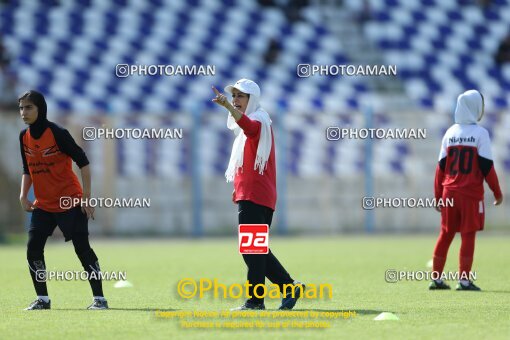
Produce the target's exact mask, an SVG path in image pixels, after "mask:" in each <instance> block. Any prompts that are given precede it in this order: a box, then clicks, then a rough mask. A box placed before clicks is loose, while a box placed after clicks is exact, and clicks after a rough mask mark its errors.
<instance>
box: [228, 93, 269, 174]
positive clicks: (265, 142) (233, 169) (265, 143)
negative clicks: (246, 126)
mask: <svg viewBox="0 0 510 340" xmlns="http://www.w3.org/2000/svg"><path fill="white" fill-rule="evenodd" d="M243 92H244V91H243ZM244 93H247V92H244ZM248 94H249V95H250V99H249V100H248V105H247V106H246V112H245V113H244V114H245V115H247V116H248V118H250V119H252V120H256V121H259V122H260V123H261V129H260V139H259V145H258V147H257V155H256V157H255V166H254V169H253V170H258V172H259V174H261V175H263V174H264V170H265V169H266V166H267V161H268V159H269V154H270V153H271V147H272V138H271V123H272V121H271V119H270V118H269V114H268V113H267V112H266V111H265V110H264V109H263V108H262V107H260V104H259V101H260V96H259V94H258V93H248ZM227 127H228V128H229V129H230V130H232V131H233V132H234V134H235V135H236V138H235V140H234V145H233V146H232V153H231V154H230V161H229V162H228V168H227V171H225V178H226V179H227V182H232V181H233V180H234V177H235V175H236V173H237V171H239V169H241V171H242V167H243V157H244V145H245V144H246V140H247V137H246V135H245V134H244V132H243V130H242V129H241V128H240V127H239V125H237V123H236V121H235V119H234V117H232V115H231V114H230V113H229V114H228V118H227Z"/></svg>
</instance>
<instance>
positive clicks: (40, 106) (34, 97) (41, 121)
mask: <svg viewBox="0 0 510 340" xmlns="http://www.w3.org/2000/svg"><path fill="white" fill-rule="evenodd" d="M24 99H27V100H29V101H31V102H32V103H33V104H34V105H35V106H37V111H38V115H37V119H36V121H35V122H33V123H32V124H30V125H29V128H30V135H31V136H32V137H34V138H35V139H39V138H40V137H41V136H42V134H43V132H44V130H46V128H47V127H48V123H49V122H48V119H47V118H46V111H47V107H46V100H45V99H44V96H43V95H42V93H40V92H37V91H35V90H30V91H27V92H25V93H23V94H22V95H21V96H20V97H19V98H18V102H20V101H21V100H24Z"/></svg>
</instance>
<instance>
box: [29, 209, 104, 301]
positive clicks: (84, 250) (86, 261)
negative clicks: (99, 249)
mask: <svg viewBox="0 0 510 340" xmlns="http://www.w3.org/2000/svg"><path fill="white" fill-rule="evenodd" d="M57 225H58V227H59V228H60V230H62V232H63V234H64V237H65V240H66V241H70V240H72V242H73V246H74V251H75V252H76V255H77V256H78V258H79V259H80V262H81V264H82V266H83V269H84V270H85V271H87V272H88V273H89V274H90V273H92V272H93V271H94V272H96V273H97V272H98V271H100V267H99V261H98V258H97V256H96V254H95V252H94V250H93V249H92V248H91V247H90V244H89V233H88V220H87V216H86V215H85V214H84V213H83V212H82V211H81V208H80V207H75V208H72V209H69V210H68V211H64V212H60V213H51V212H48V211H45V210H42V209H35V210H34V211H33V212H32V219H31V221H30V229H29V231H28V243H27V260H28V268H29V271H30V276H31V277H32V282H33V284H34V288H35V291H36V294H37V295H39V296H46V295H48V288H47V286H46V281H45V280H44V276H42V277H41V275H40V274H38V273H37V271H44V270H46V263H45V260H44V246H45V245H46V241H47V239H48V237H49V236H51V235H52V234H53V231H54V230H55V228H56V227H57ZM96 277H97V275H95V276H93V278H92V279H90V280H89V283H90V287H91V288H92V293H93V295H94V296H103V288H102V283H101V280H100V279H96Z"/></svg>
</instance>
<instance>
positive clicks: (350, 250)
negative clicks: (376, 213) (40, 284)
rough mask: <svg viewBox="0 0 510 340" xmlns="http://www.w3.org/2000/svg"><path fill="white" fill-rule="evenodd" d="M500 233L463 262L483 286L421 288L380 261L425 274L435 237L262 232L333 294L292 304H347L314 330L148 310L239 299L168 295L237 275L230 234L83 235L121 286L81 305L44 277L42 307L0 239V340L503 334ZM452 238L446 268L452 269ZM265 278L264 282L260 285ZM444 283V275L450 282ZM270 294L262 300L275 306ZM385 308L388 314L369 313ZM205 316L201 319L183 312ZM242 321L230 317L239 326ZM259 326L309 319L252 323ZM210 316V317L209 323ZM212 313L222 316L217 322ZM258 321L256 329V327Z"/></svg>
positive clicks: (503, 239)
mask: <svg viewBox="0 0 510 340" xmlns="http://www.w3.org/2000/svg"><path fill="white" fill-rule="evenodd" d="M57 241H59V242H49V243H48V245H47V247H46V252H45V255H46V263H47V266H48V269H51V270H80V269H81V267H80V265H79V262H78V259H77V258H76V256H75V254H74V251H73V249H72V245H71V244H70V243H64V242H63V241H62V240H57ZM509 241H510V237H509V236H501V235H499V236H493V235H489V234H485V235H484V234H480V237H479V238H478V240H477V245H476V253H475V263H474V267H473V270H475V271H476V272H477V284H478V285H479V286H480V287H481V288H482V289H483V292H457V291H455V290H452V291H439V292H435V291H429V290H428V289H427V286H428V282H415V281H406V282H398V283H386V282H385V271H386V270H387V269H397V270H409V271H412V270H413V271H418V270H426V269H427V268H426V263H427V261H428V260H430V258H431V253H432V250H433V246H434V243H435V235H430V236H409V237H407V236H373V237H352V236H347V237H329V238H308V239H304V238H298V239H284V238H276V237H275V238H272V240H271V247H272V249H273V251H274V253H275V254H276V255H277V256H278V257H279V259H280V261H281V262H282V263H283V264H284V265H285V266H286V267H287V269H288V270H289V272H290V273H291V275H292V276H293V277H294V278H295V279H297V280H301V281H303V282H305V283H309V284H310V283H315V284H320V283H329V284H331V285H332V286H333V298H332V299H328V298H324V299H319V300H311V299H308V300H305V299H303V300H300V301H299V302H298V304H297V305H296V308H295V310H298V311H319V312H320V311H338V312H339V311H355V312H356V314H357V315H356V316H355V317H352V318H348V319H343V318H339V319H333V320H328V319H324V318H321V319H315V321H324V322H327V323H329V325H330V327H329V328H326V329H298V328H292V327H291V328H286V329H266V328H264V329H241V330H232V329H185V328H182V327H181V323H180V321H179V320H177V319H161V318H157V317H156V311H158V310H161V311H195V310H196V311H227V310H229V309H230V308H232V307H235V306H238V305H240V304H241V303H242V300H234V299H222V298H217V299H215V298H213V297H212V296H211V295H207V296H206V297H204V298H203V299H202V300H199V299H198V298H194V299H191V300H186V299H183V298H181V297H179V296H178V294H177V288H176V287H177V282H178V281H179V280H180V279H183V278H187V277H190V278H195V279H199V278H211V279H212V278H218V280H219V281H220V282H221V283H224V284H227V285H229V284H232V283H243V282H244V281H243V279H244V277H245V265H244V262H243V261H242V258H241V256H240V255H239V254H238V253H237V249H236V247H237V244H236V242H237V239H236V238H231V239H204V240H199V241H193V240H168V241H138V242H136V241H106V240H94V239H92V246H93V248H94V249H95V251H96V253H97V254H98V256H99V258H100V260H101V267H102V269H103V270H104V271H126V273H127V279H128V281H130V282H131V283H133V285H134V286H133V287H132V288H114V287H113V285H114V282H112V281H109V282H104V290H105V295H106V297H107V298H108V301H109V305H110V308H111V309H110V310H107V311H88V310H85V307H86V306H87V305H88V304H90V302H91V293H90V288H89V285H88V283H87V282H84V281H72V282H69V281H68V282H62V281H50V282H49V294H50V298H51V299H52V310H49V311H23V308H25V307H26V306H27V305H28V304H29V303H30V302H31V301H32V300H33V299H34V297H35V293H34V291H33V287H32V284H31V281H30V278H29V274H28V269H27V265H26V260H25V247H24V246H23V245H10V246H1V247H0V258H1V259H2V266H1V268H2V275H1V278H2V281H3V282H2V293H1V294H0V298H1V304H0V306H1V308H2V312H1V314H2V317H1V318H0V334H1V336H0V337H1V338H4V339H10V338H34V339H36V338H37V339H45V338H63V337H64V336H65V337H66V338H68V339H74V338H78V337H79V338H111V339H121V338H122V339H126V338H142V337H143V338H148V337H150V338H169V337H170V338H189V339H210V338H213V337H214V338H215V339H231V338H232V339H233V338H241V337H242V338H243V339H245V338H248V339H254V338H260V337H261V336H264V337H267V338H268V339H280V338H281V339H284V338H297V339H300V338H331V339H337V338H349V337H357V338H359V337H363V338H368V337H370V338H392V339H407V338H423V339H432V338H434V339H437V338H441V339H442V338H451V339H454V338H455V339H458V338H463V337H469V338H474V337H481V338H482V337H483V338H490V339H496V338H501V339H503V338H505V339H508V338H509V337H510V283H509V281H508V277H509V269H508V262H509V259H510V247H508V243H509ZM459 246H460V240H459V237H457V238H456V239H455V241H454V243H453V245H452V247H451V248H450V253H449V255H450V256H449V259H448V262H447V266H446V270H450V271H455V270H456V269H457V263H458V259H457V254H458V250H459ZM267 283H269V282H267ZM450 284H451V285H453V286H454V285H455V282H450ZM278 305H279V300H269V299H266V308H268V309H269V310H276V309H277V307H278ZM381 312H392V313H394V314H396V315H397V316H398V317H399V319H400V320H398V321H374V320H373V319H374V318H375V317H376V316H377V315H378V314H379V313H381ZM186 320H188V321H205V320H206V319H190V318H188V319H186ZM250 320H251V321H253V319H246V318H244V319H230V320H228V321H230V322H239V323H240V322H246V321H250ZM258 320H259V321H260V322H267V323H270V322H273V323H275V322H284V321H293V320H294V321H314V320H312V319H307V320H303V319H301V320H297V319H290V318H287V319H281V318H280V319H263V318H261V319H258ZM209 321H210V320H209ZM215 321H219V322H226V320H225V319H215ZM264 327H265V326H264Z"/></svg>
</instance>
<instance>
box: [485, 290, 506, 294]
mask: <svg viewBox="0 0 510 340" xmlns="http://www.w3.org/2000/svg"><path fill="white" fill-rule="evenodd" d="M481 292H482V293H502V294H510V290H485V289H484V290H482V291H481Z"/></svg>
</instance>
